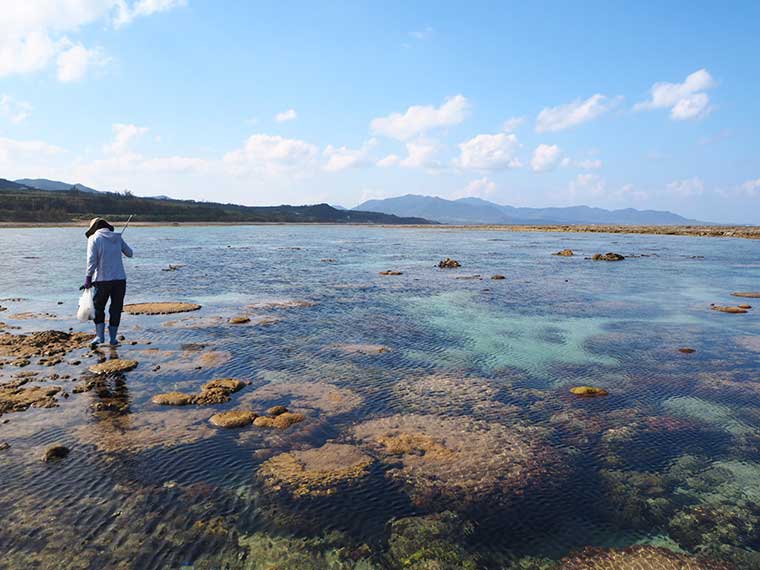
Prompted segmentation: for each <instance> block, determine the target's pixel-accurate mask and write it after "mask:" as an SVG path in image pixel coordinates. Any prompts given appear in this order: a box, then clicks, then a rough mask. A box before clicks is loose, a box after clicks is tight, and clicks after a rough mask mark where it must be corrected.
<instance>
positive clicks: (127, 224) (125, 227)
mask: <svg viewBox="0 0 760 570" xmlns="http://www.w3.org/2000/svg"><path fill="white" fill-rule="evenodd" d="M132 216H134V214H130V216H129V218H128V219H127V223H126V224H124V227H123V228H122V230H121V234H122V235H124V232H126V231H127V227H128V226H129V222H131V221H132Z"/></svg>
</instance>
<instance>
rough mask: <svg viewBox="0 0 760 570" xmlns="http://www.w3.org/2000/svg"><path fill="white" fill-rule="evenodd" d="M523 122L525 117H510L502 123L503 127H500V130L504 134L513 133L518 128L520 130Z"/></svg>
mask: <svg viewBox="0 0 760 570" xmlns="http://www.w3.org/2000/svg"><path fill="white" fill-rule="evenodd" d="M524 122H525V117H510V118H509V119H507V120H506V121H504V125H503V126H502V127H501V130H502V131H504V132H505V133H513V132H515V131H516V130H517V129H518V128H520V127H521V126H522V124H523V123H524Z"/></svg>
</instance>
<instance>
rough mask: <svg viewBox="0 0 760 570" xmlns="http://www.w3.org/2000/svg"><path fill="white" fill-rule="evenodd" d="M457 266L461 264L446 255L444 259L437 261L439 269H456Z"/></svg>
mask: <svg viewBox="0 0 760 570" xmlns="http://www.w3.org/2000/svg"><path fill="white" fill-rule="evenodd" d="M457 267H462V264H461V263H459V262H458V261H457V260H456V259H451V258H450V257H447V258H446V259H443V260H441V261H439V262H438V268H439V269H456V268H457Z"/></svg>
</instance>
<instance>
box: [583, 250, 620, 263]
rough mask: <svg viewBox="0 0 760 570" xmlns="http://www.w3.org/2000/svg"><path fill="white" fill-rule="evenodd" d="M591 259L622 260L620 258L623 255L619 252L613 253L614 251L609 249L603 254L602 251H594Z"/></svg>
mask: <svg viewBox="0 0 760 570" xmlns="http://www.w3.org/2000/svg"><path fill="white" fill-rule="evenodd" d="M591 259H593V260H594V261H622V260H624V259H625V257H623V256H622V255H620V254H619V253H614V252H611V251H610V252H607V253H604V254H602V253H595V254H594V255H593V256H592V257H591Z"/></svg>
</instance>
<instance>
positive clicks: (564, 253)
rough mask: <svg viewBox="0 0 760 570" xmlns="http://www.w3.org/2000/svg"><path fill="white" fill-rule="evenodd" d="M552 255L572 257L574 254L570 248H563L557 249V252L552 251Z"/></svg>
mask: <svg viewBox="0 0 760 570" xmlns="http://www.w3.org/2000/svg"><path fill="white" fill-rule="evenodd" d="M552 255H559V256H561V257H572V256H573V255H575V253H574V252H573V250H572V249H563V250H562V251H558V252H557V253H552Z"/></svg>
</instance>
